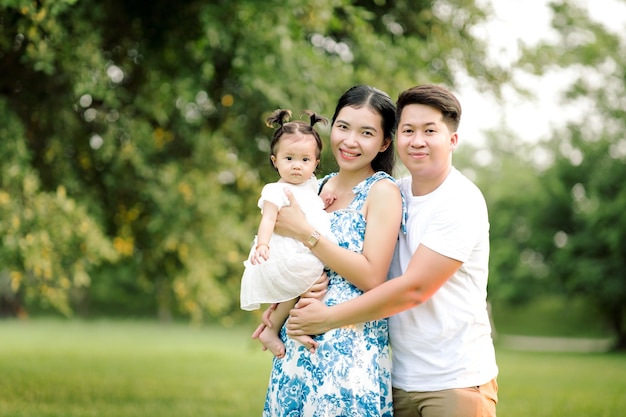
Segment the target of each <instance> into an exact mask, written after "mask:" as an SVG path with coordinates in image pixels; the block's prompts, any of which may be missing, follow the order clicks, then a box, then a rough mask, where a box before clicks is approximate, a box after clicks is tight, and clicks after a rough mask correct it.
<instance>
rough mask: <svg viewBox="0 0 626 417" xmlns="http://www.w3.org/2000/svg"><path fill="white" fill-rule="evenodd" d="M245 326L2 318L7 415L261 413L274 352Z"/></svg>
mask: <svg viewBox="0 0 626 417" xmlns="http://www.w3.org/2000/svg"><path fill="white" fill-rule="evenodd" d="M249 334H250V331H249V330H248V329H242V328H239V329H237V330H232V329H231V330H228V329H223V328H220V327H214V326H210V327H209V326H205V327H190V326H188V325H181V324H172V325H159V324H156V323H150V322H118V321H116V322H110V321H104V322H83V321H59V320H31V321H27V322H18V321H0V416H3V417H13V416H15V417H18V416H19V417H35V416H37V417H52V416H55V417H56V416H58V417H78V416H111V417H125V416H128V417H131V416H132V417H141V416H146V417H148V416H150V417H159V416H163V417H166V416H167V417H184V416H190V417H191V416H194V417H197V416H201V415H205V416H223V417H228V416H253V415H260V411H261V409H262V406H263V401H264V395H265V389H266V386H267V379H268V375H269V369H270V366H271V357H270V356H269V354H268V353H267V352H261V351H260V350H259V348H258V346H257V345H255V344H253V343H251V341H250V339H249Z"/></svg>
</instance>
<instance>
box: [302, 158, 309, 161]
mask: <svg viewBox="0 0 626 417" xmlns="http://www.w3.org/2000/svg"><path fill="white" fill-rule="evenodd" d="M302 160H303V161H304V162H309V161H310V160H311V158H302Z"/></svg>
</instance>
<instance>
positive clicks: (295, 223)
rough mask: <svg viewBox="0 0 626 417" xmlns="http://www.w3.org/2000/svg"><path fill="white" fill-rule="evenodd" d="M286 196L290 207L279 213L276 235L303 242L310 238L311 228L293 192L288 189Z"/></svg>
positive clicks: (275, 228) (275, 229) (275, 227)
mask: <svg viewBox="0 0 626 417" xmlns="http://www.w3.org/2000/svg"><path fill="white" fill-rule="evenodd" d="M285 194H286V195H287V198H288V199H289V205H288V206H284V207H283V208H281V209H280V211H279V212H278V216H277V217H276V224H275V226H274V233H277V234H279V235H282V236H287V237H291V238H294V239H296V240H299V241H302V240H304V239H306V238H307V237H308V236H309V232H310V229H311V226H309V224H308V223H307V221H306V217H305V216H304V212H302V209H301V208H300V205H299V204H298V202H297V201H296V199H295V197H294V196H293V194H292V193H291V191H289V190H287V189H286V190H285Z"/></svg>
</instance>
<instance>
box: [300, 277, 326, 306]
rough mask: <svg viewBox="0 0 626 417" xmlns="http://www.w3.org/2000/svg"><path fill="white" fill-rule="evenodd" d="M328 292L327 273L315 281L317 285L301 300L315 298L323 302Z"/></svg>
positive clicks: (303, 295)
mask: <svg viewBox="0 0 626 417" xmlns="http://www.w3.org/2000/svg"><path fill="white" fill-rule="evenodd" d="M327 292H328V275H326V272H322V275H320V277H319V278H318V279H317V281H315V284H313V285H312V286H311V288H309V290H308V291H307V292H305V293H304V294H302V295H301V296H300V298H314V299H316V300H320V301H322V300H323V299H324V296H325V295H326V293H327Z"/></svg>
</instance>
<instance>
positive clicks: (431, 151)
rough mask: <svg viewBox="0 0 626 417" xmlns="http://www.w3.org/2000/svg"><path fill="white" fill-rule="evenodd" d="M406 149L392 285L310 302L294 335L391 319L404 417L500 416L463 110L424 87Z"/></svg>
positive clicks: (403, 109)
mask: <svg viewBox="0 0 626 417" xmlns="http://www.w3.org/2000/svg"><path fill="white" fill-rule="evenodd" d="M396 111H397V116H398V118H397V120H398V129H397V132H398V133H397V148H398V154H399V156H400V159H401V160H402V162H403V163H404V165H405V166H406V168H407V169H408V171H409V173H410V176H409V177H407V178H403V179H401V180H400V181H399V183H400V186H401V189H402V191H403V193H404V195H405V197H406V199H407V212H408V217H407V233H406V234H405V235H400V237H399V241H398V246H397V248H396V254H395V259H394V261H393V264H392V266H391V270H390V276H391V277H395V278H393V279H391V280H389V281H387V282H385V283H384V284H382V285H380V286H378V287H376V288H374V289H372V290H370V291H368V292H366V293H365V294H363V295H361V296H359V297H357V298H355V299H352V300H350V301H347V302H345V303H341V304H338V305H335V306H332V307H327V306H326V305H325V304H323V303H322V302H320V301H318V300H315V299H310V298H309V299H302V300H301V301H300V302H299V304H298V306H297V307H298V308H296V309H294V310H292V311H291V317H290V318H289V321H288V324H287V328H288V333H289V334H290V335H305V334H319V333H323V332H325V331H327V330H329V329H332V328H337V327H341V326H346V325H349V324H353V323H360V322H364V321H369V320H374V319H379V318H382V317H390V319H389V331H390V341H391V342H390V343H391V348H392V352H393V353H392V357H393V372H392V377H393V387H394V392H393V394H394V413H395V416H396V417H405V416H406V417H408V416H419V417H440V416H441V417H442V416H458V417H466V416H467V417H478V416H480V417H487V416H488V417H492V416H495V415H496V410H495V408H496V403H497V389H498V387H497V382H496V376H497V373H498V368H497V365H496V360H495V351H494V347H493V341H492V338H491V326H490V322H489V316H488V312H487V302H486V297H487V275H488V261H489V220H488V213H487V207H486V204H485V200H484V197H483V195H482V193H481V192H480V190H479V189H478V188H477V187H476V186H475V185H474V184H473V183H472V182H471V181H470V180H468V179H467V178H466V177H465V176H463V175H462V174H461V173H460V172H459V171H457V170H456V169H455V168H454V167H453V166H452V153H453V151H454V149H455V147H456V145H457V143H458V134H457V129H458V126H459V122H460V118H461V105H460V104H459V102H458V100H457V99H456V97H455V96H454V95H453V94H452V93H450V92H449V91H448V90H446V89H444V88H442V87H439V86H434V85H422V86H416V87H413V88H410V89H408V90H406V91H403V92H402V93H401V94H400V96H399V98H398V102H397V110H396Z"/></svg>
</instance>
